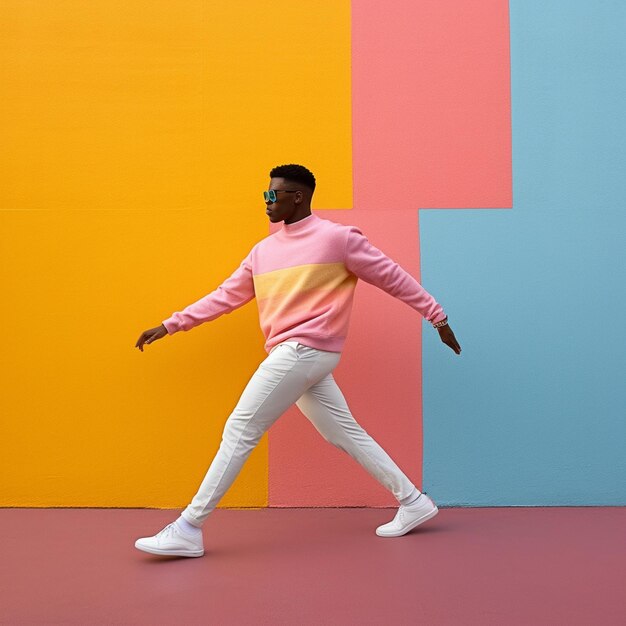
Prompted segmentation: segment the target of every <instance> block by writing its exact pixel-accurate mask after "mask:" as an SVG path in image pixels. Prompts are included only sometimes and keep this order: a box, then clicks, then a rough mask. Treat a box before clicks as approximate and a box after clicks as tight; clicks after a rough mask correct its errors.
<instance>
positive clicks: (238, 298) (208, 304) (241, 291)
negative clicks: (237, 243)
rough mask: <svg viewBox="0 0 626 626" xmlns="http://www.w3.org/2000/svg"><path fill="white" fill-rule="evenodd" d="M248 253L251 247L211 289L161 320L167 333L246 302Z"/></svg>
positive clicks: (248, 297) (249, 284)
mask: <svg viewBox="0 0 626 626" xmlns="http://www.w3.org/2000/svg"><path fill="white" fill-rule="evenodd" d="M251 255H252V251H250V252H249V253H248V256H247V257H246V258H245V259H244V260H243V261H242V262H241V265H240V266H239V267H238V268H237V269H236V270H235V271H234V272H233V273H232V274H231V276H230V277H229V278H227V279H226V280H225V281H224V282H223V283H222V284H221V285H220V286H219V287H218V288H217V289H215V291H212V292H211V293H209V294H208V295H206V296H204V297H203V298H201V299H200V300H198V301H197V302H194V303H193V304H190V305H189V306H187V307H186V308H184V309H183V310H182V311H177V312H176V313H174V314H173V315H172V316H171V317H168V318H167V319H166V320H164V321H163V322H162V324H163V326H165V328H166V329H167V332H168V334H169V335H173V334H174V333H176V332H178V331H180V330H191V329H192V328H194V327H195V326H199V325H200V324H202V323H203V322H209V321H211V320H214V319H216V318H217V317H219V316H220V315H223V314H224V313H230V312H231V311H234V310H235V309H238V308H239V307H240V306H243V305H244V304H246V303H247V302H250V300H252V298H254V282H253V279H252V260H251Z"/></svg>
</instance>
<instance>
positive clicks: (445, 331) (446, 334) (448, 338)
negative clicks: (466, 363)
mask: <svg viewBox="0 0 626 626" xmlns="http://www.w3.org/2000/svg"><path fill="white" fill-rule="evenodd" d="M437 330H438V331H439V336H440V337H441V341H443V342H444V343H445V344H446V345H447V346H450V347H451V348H452V349H453V350H454V351H455V352H456V353H457V354H461V346H460V345H459V342H458V341H457V340H456V337H455V336H454V333H453V332H452V329H451V328H450V324H446V325H445V326H440V327H439V328H438V329H437Z"/></svg>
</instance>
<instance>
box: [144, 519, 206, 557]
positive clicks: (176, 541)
mask: <svg viewBox="0 0 626 626" xmlns="http://www.w3.org/2000/svg"><path fill="white" fill-rule="evenodd" d="M135 548H137V549H139V550H143V551H144V552H150V554H165V555H170V556H202V555H203V554H204V544H203V542H202V533H201V532H200V533H198V536H197V537H192V536H191V535H187V534H185V533H183V532H181V531H180V530H179V529H178V526H177V525H176V522H172V523H171V524H168V525H167V526H166V527H165V528H164V529H163V530H161V531H160V532H158V533H157V534H156V535H154V537H141V539H137V541H135Z"/></svg>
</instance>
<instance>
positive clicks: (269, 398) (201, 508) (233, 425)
mask: <svg viewBox="0 0 626 626" xmlns="http://www.w3.org/2000/svg"><path fill="white" fill-rule="evenodd" d="M315 352H318V351H312V349H311V348H308V347H307V346H302V345H301V344H298V343H297V342H291V341H290V342H284V343H282V344H279V345H278V346H276V348H274V349H273V350H272V352H271V353H270V354H269V355H268V356H267V358H266V359H265V360H264V361H263V362H262V363H261V365H260V366H259V368H258V369H257V371H256V372H255V373H254V375H253V376H252V378H251V379H250V382H249V383H248V385H247V386H246V388H245V389H244V391H243V393H242V395H241V398H240V399H239V402H238V403H237V406H236V407H235V409H234V411H233V412H232V413H231V415H230V417H229V418H228V420H227V421H226V425H225V427H224V433H223V435H222V442H221V444H220V447H219V450H218V452H217V454H216V456H215V458H214V459H213V462H212V463H211V466H210V467H209V469H208V471H207V473H206V476H205V477H204V480H203V481H202V484H201V485H200V488H199V489H198V492H197V493H196V495H195V496H194V498H193V500H192V501H191V503H190V504H189V506H187V508H185V510H184V511H183V512H182V514H181V516H182V517H183V519H184V520H186V521H187V522H189V523H190V524H192V525H194V526H198V527H199V526H201V525H202V523H203V522H204V520H205V519H206V518H207V516H208V515H209V514H210V513H211V511H213V510H214V509H215V507H216V506H217V504H218V502H219V501H220V499H221V498H222V496H223V495H224V494H225V493H226V491H228V489H229V487H230V486H231V485H232V483H233V481H234V480H235V478H236V477H237V475H238V474H239V472H240V471H241V468H242V466H243V464H244V463H245V461H246V460H247V458H248V457H249V455H250V453H251V452H252V450H253V449H254V448H255V447H256V445H257V444H258V442H259V440H260V439H261V437H262V436H263V434H264V433H265V432H266V431H267V430H268V429H269V428H270V426H271V425H272V424H273V423H274V422H275V421H276V420H277V419H278V418H279V417H280V416H281V415H282V414H283V413H284V412H285V411H286V410H287V409H288V408H289V407H290V406H292V405H293V404H294V403H295V402H296V400H297V399H298V398H300V397H301V396H302V394H303V393H304V392H305V391H306V390H307V389H308V388H309V387H310V386H311V385H312V384H315V383H316V382H317V381H319V380H320V378H322V377H324V376H325V375H326V374H327V373H328V372H330V371H332V369H333V368H334V367H335V366H336V364H337V362H338V361H339V357H340V355H339V353H333V352H318V354H315Z"/></svg>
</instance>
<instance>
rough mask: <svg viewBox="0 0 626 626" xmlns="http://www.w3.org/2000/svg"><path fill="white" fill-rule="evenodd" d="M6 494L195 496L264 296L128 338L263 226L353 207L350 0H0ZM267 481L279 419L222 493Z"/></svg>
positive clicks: (194, 294)
mask: <svg viewBox="0 0 626 626" xmlns="http://www.w3.org/2000/svg"><path fill="white" fill-rule="evenodd" d="M2 12H3V20H2V21H1V22H0V53H1V58H2V70H1V72H2V73H1V75H0V80H2V82H3V85H4V87H5V89H4V92H5V94H6V96H5V98H4V101H3V103H2V105H1V109H0V114H1V116H2V128H3V130H2V143H3V146H4V148H3V150H2V151H0V167H2V170H3V176H2V180H1V182H0V185H1V187H0V202H1V206H0V208H1V209H2V210H1V211H0V264H1V265H0V288H1V289H2V294H3V304H4V306H3V307H2V318H1V321H2V326H3V328H4V329H5V333H4V337H3V340H2V359H1V365H0V367H1V368H2V369H1V370H0V374H1V377H2V394H1V396H2V399H1V400H0V410H1V411H2V421H1V422H0V446H1V448H0V457H1V458H0V472H1V476H0V478H1V489H0V505H4V506H155V507H179V506H184V505H185V504H187V502H188V500H189V498H191V496H192V495H193V493H194V492H195V490H196V488H197V487H198V486H199V484H200V481H201V479H202V477H203V475H204V472H205V471H206V469H207V467H208V464H209V462H210V461H211V459H212V457H213V455H214V454H215V452H216V451H217V448H218V447H219V443H220V438H221V432H222V428H223V425H224V422H225V421H226V419H227V418H228V415H229V414H230V412H231V411H232V409H233V408H234V406H235V404H236V401H237V399H238V398H239V395H240V394H241V392H242V391H243V388H244V386H245V384H246V383H247V381H248V380H249V378H250V376H251V375H252V373H253V372H254V370H255V369H256V367H257V365H258V363H259V362H260V360H261V359H263V358H264V357H265V352H264V350H263V336H262V334H261V331H260V329H259V327H258V320H257V309H256V304H255V303H254V302H251V303H249V304H248V305H246V306H245V307H243V308H242V309H240V310H238V311H236V312H234V313H233V314H231V315H226V316H223V317H222V318H220V319H218V320H215V321H213V322H211V323H207V324H205V325H203V326H201V327H199V328H195V329H193V330H192V331H190V332H188V333H184V332H182V333H178V334H176V335H174V336H172V337H165V338H164V339H162V340H161V341H159V342H157V343H155V344H153V345H150V346H146V347H145V350H144V352H143V353H142V352H140V351H139V350H137V349H136V348H134V344H135V341H136V340H137V338H138V336H139V335H140V333H141V332H142V331H143V330H145V329H147V328H150V327H152V326H156V325H158V324H159V323H160V322H161V321H162V320H163V319H165V318H166V317H168V316H169V315H170V314H171V313H172V312H173V311H175V310H180V309H181V308H182V307H184V306H186V305H187V304H189V303H191V302H194V301H195V300H197V299H199V298H200V297H202V296H203V295H205V294H206V293H208V292H209V291H212V290H213V289H214V288H216V287H217V286H218V285H219V283H220V282H221V281H222V280H224V279H225V278H226V277H227V276H229V275H230V274H231V273H232V272H233V271H234V270H235V269H236V268H237V267H238V265H239V263H240V261H241V259H242V258H243V257H244V256H245V254H247V252H248V251H249V250H250V248H251V247H252V246H253V245H254V243H255V242H256V241H259V240H260V239H262V238H263V237H265V236H266V235H267V234H268V222H267V217H266V215H265V213H264V204H263V202H262V196H261V190H262V189H263V188H266V186H267V183H268V172H269V170H270V169H271V167H273V166H274V165H278V164H281V163H286V162H301V163H303V164H305V165H307V167H310V168H311V169H312V171H313V172H314V173H315V175H316V177H317V178H318V181H319V185H320V186H319V188H318V190H317V191H316V195H315V198H314V207H315V208H349V207H350V206H351V203H352V195H351V193H352V191H351V146H350V126H351V121H350V58H349V54H350V32H349V23H350V14H349V2H347V1H346V2H336V1H333V2H301V3H297V4H295V3H291V2H286V1H280V0H279V1H277V2H273V3H272V5H271V9H270V8H268V5H267V4H266V3H261V2H252V1H246V2H242V1H238V2H237V1H235V2H229V3H212V2H180V1H177V2H174V1H167V2H163V1H161V2H139V1H132V0H131V1H125V2H114V1H106V2H104V1H102V2H100V1H93V2H78V1H74V2H63V1H61V2H55V3H51V2H46V1H41V2H22V1H16V2H3V4H2ZM266 503H267V437H264V439H263V440H262V442H261V444H260V445H259V447H258V448H257V449H256V450H255V451H254V452H253V453H252V455H251V457H250V459H249V460H248V462H247V464H246V465H245V466H244V470H243V472H242V474H241V475H240V476H239V478H238V480H237V481H236V483H235V484H234V485H233V488H232V489H231V490H230V491H229V493H227V495H226V496H225V498H224V499H223V500H222V502H221V504H220V506H264V505H265V504H266Z"/></svg>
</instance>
